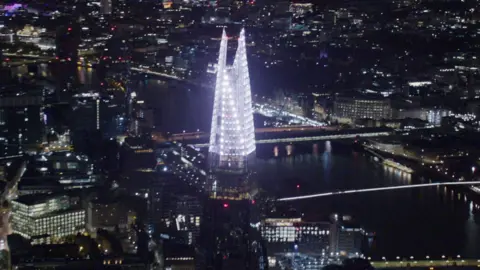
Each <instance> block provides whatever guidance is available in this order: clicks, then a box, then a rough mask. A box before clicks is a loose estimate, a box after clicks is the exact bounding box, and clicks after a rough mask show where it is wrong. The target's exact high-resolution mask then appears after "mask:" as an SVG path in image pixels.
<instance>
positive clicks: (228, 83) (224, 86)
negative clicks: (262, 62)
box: [209, 29, 255, 171]
mask: <svg viewBox="0 0 480 270" xmlns="http://www.w3.org/2000/svg"><path fill="white" fill-rule="evenodd" d="M227 42H228V38H227V35H226V33H225V29H224V30H223V33H222V40H221V42H220V53H219V57H218V65H217V80H216V85H215V98H214V104H213V115H212V127H211V132H210V146H209V155H210V165H211V167H212V168H213V169H220V170H228V171H244V170H246V166H247V159H248V156H249V155H250V154H252V153H253V152H254V151H255V136H254V127H253V110H252V100H251V90H250V78H249V74H248V63H247V54H246V47H245V31H244V30H242V31H241V32H240V38H239V41H238V50H237V53H236V55H235V61H234V65H233V67H227V65H226V58H227V57H226V56H227Z"/></svg>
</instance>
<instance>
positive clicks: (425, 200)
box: [18, 67, 480, 259]
mask: <svg viewBox="0 0 480 270" xmlns="http://www.w3.org/2000/svg"><path fill="white" fill-rule="evenodd" d="M40 71H41V72H45V73H48V70H47V69H46V68H45V67H44V68H42V69H40ZM18 72H19V73H21V72H22V70H19V71H18ZM78 76H79V79H80V81H81V82H82V83H84V84H85V85H86V86H88V85H94V84H95V82H96V81H97V80H96V76H95V74H94V71H93V70H91V69H83V68H79V70H78ZM253 90H255V89H253ZM134 91H137V93H138V94H139V96H140V97H141V98H144V99H145V102H146V103H147V104H148V105H149V106H151V107H152V108H153V109H154V110H155V118H156V119H155V121H156V125H157V128H158V129H160V130H163V131H171V132H174V133H175V132H181V131H183V130H186V131H187V132H190V131H197V130H201V131H207V132H208V130H209V129H210V124H209V123H210V120H211V111H212V101H213V93H212V92H211V91H208V90H198V89H189V88H188V87H185V86H182V85H178V84H173V83H166V82H163V81H160V80H152V79H150V80H148V81H139V82H138V83H136V84H135V86H134ZM254 94H255V93H254ZM257 156H258V160H257V163H256V165H255V168H254V169H255V171H256V178H257V179H260V182H261V183H260V184H261V185H262V186H263V187H264V188H265V189H266V190H268V191H269V192H271V193H274V194H275V195H278V196H297V195H304V194H311V193H318V192H329V191H335V190H346V189H361V188H370V187H381V186H391V185H406V184H410V183H412V184H414V183H423V182H428V181H429V178H428V177H422V176H421V175H417V174H413V175H409V174H405V173H401V172H400V171H398V170H395V169H391V168H388V167H384V166H382V165H380V164H378V163H375V162H373V161H372V160H371V158H370V157H368V156H365V155H364V154H362V153H357V152H355V151H353V150H352V148H351V147H350V146H349V144H348V143H339V142H332V149H331V152H325V143H324V142H320V143H317V144H313V143H312V144H305V145H294V146H286V145H259V146H258V148H257ZM297 185H300V188H298V189H297V188H296V186H297ZM479 199H480V195H478V198H477V196H476V195H473V194H471V193H469V192H467V191H466V190H463V189H451V188H446V187H428V188H419V189H404V190H392V191H381V192H372V193H357V194H348V195H342V196H335V197H323V198H316V199H308V200H301V201H295V202H291V205H292V206H293V207H294V208H296V209H297V210H298V211H300V212H301V213H304V214H305V217H306V218H307V219H310V220H326V219H327V217H328V215H329V214H331V213H334V212H338V213H343V214H349V215H352V216H353V217H354V219H355V220H356V221H357V222H358V223H360V224H361V225H363V226H364V227H365V229H367V230H368V231H371V232H375V233H376V237H375V239H374V241H373V243H372V246H371V249H370V250H368V251H367V252H366V254H367V256H372V257H373V258H377V259H379V258H381V257H382V256H386V257H387V258H391V259H393V258H395V257H396V256H401V257H410V256H414V257H415V258H425V256H427V255H428V256H430V258H432V259H435V258H440V257H441V256H442V255H445V256H451V257H456V256H457V255H461V256H462V257H470V258H479V257H480V231H479V224H478V221H476V220H480V218H479V214H476V213H475V209H477V203H479V202H480V201H479Z"/></svg>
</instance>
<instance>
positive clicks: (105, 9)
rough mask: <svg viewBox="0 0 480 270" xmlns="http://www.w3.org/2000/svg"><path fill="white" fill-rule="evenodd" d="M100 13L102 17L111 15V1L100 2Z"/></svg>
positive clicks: (101, 0) (102, 0) (103, 0)
mask: <svg viewBox="0 0 480 270" xmlns="http://www.w3.org/2000/svg"><path fill="white" fill-rule="evenodd" d="M100 13H101V14H103V15H110V14H112V0H100Z"/></svg>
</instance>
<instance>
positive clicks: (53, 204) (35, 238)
mask: <svg viewBox="0 0 480 270" xmlns="http://www.w3.org/2000/svg"><path fill="white" fill-rule="evenodd" d="M12 217H13V218H12V230H13V232H14V233H18V234H20V235H21V236H23V237H25V238H27V239H30V240H31V241H32V244H34V245H35V244H51V243H62V242H64V238H65V237H66V236H69V235H75V234H77V233H79V232H80V233H81V232H84V231H85V210H83V209H80V208H78V207H77V206H76V205H75V203H74V202H72V201H71V200H70V197H69V196H67V195H62V194H57V195H55V194H50V195H45V194H33V195H24V196H20V197H18V198H17V199H15V200H13V201H12Z"/></svg>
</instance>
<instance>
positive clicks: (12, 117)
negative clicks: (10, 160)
mask: <svg viewBox="0 0 480 270" xmlns="http://www.w3.org/2000/svg"><path fill="white" fill-rule="evenodd" d="M43 131H44V121H43V97H42V96H30V95H24V96H9V97H3V98H2V99H1V100H0V156H3V157H6V156H16V155H22V154H23V153H25V152H26V151H28V150H29V149H35V148H36V147H37V146H38V145H39V144H40V143H41V142H42V139H43Z"/></svg>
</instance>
